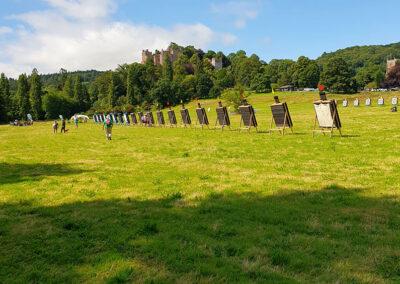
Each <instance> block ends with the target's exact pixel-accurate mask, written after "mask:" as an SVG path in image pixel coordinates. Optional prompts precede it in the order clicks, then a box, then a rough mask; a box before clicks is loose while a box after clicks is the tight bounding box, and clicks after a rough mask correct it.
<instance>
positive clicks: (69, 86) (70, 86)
mask: <svg viewBox="0 0 400 284" xmlns="http://www.w3.org/2000/svg"><path fill="white" fill-rule="evenodd" d="M63 92H64V95H66V96H67V97H69V98H73V97H74V82H73V78H72V76H71V75H69V76H67V78H66V79H65V82H64V87H63Z"/></svg>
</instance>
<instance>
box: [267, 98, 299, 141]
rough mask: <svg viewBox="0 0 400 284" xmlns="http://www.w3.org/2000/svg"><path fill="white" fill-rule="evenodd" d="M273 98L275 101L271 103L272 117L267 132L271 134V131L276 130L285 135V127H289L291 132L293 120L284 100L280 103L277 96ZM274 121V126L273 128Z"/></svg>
mask: <svg viewBox="0 0 400 284" xmlns="http://www.w3.org/2000/svg"><path fill="white" fill-rule="evenodd" d="M274 100H275V103H274V104H273V105H271V112H272V118H271V125H270V129H269V134H270V135H271V134H272V132H273V131H278V132H279V133H281V134H282V135H285V130H286V129H290V131H291V132H292V133H293V122H292V118H291V117H290V113H289V108H288V106H287V104H286V102H283V103H281V102H280V101H279V98H278V96H275V97H274ZM274 123H275V128H273V125H274Z"/></svg>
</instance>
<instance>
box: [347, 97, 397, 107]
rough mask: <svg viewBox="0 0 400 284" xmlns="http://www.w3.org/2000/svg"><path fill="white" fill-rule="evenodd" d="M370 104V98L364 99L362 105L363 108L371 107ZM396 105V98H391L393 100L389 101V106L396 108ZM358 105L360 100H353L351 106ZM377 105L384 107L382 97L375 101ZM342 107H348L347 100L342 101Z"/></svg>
mask: <svg viewBox="0 0 400 284" xmlns="http://www.w3.org/2000/svg"><path fill="white" fill-rule="evenodd" d="M372 103H373V102H372V99H371V98H366V99H365V103H364V105H365V106H372ZM397 104H398V98H397V97H393V98H392V99H391V105H392V107H397ZM360 105H361V101H360V99H359V98H356V99H354V101H353V106H355V107H359V106H360ZM377 105H378V106H384V105H385V99H384V98H383V97H379V98H378V100H377ZM342 106H343V107H348V106H349V101H348V100H347V99H344V100H343V101H342Z"/></svg>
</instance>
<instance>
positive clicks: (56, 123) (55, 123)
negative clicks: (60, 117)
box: [53, 120, 58, 134]
mask: <svg viewBox="0 0 400 284" xmlns="http://www.w3.org/2000/svg"><path fill="white" fill-rule="evenodd" d="M57 130H58V122H57V120H54V123H53V133H54V134H55V133H57Z"/></svg>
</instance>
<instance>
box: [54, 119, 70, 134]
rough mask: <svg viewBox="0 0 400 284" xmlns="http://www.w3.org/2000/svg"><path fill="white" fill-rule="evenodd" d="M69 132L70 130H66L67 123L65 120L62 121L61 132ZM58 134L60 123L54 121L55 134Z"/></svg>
mask: <svg viewBox="0 0 400 284" xmlns="http://www.w3.org/2000/svg"><path fill="white" fill-rule="evenodd" d="M67 131H68V129H66V121H65V119H64V118H62V119H61V131H60V133H66V132H67ZM57 132H58V121H57V120H54V123H53V133H57Z"/></svg>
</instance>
